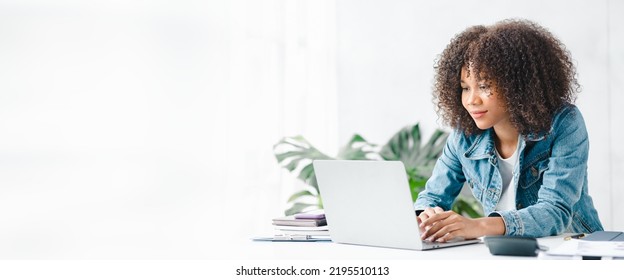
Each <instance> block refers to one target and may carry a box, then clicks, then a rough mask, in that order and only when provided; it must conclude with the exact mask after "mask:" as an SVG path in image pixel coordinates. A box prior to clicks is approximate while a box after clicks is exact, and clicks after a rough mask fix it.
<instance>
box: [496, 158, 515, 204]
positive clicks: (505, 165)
mask: <svg viewBox="0 0 624 280" xmlns="http://www.w3.org/2000/svg"><path fill="white" fill-rule="evenodd" d="M496 156H497V157H498V170H499V171H500V174H501V178H502V179H503V193H502V194H501V199H500V201H498V204H496V210H497V211H507V210H516V184H515V182H514V179H513V177H514V176H513V171H514V169H515V167H516V165H517V164H518V147H517V146H516V151H515V152H514V153H513V155H511V156H510V157H509V158H502V157H501V155H500V154H499V153H498V150H497V151H496Z"/></svg>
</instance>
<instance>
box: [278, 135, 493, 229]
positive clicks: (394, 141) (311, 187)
mask: <svg viewBox="0 0 624 280" xmlns="http://www.w3.org/2000/svg"><path fill="white" fill-rule="evenodd" d="M446 138H448V133H447V132H445V131H442V130H440V129H436V131H435V132H434V133H433V135H432V136H431V137H430V138H429V141H427V143H425V144H424V145H421V134H420V127H419V126H418V124H414V125H411V126H407V127H405V128H403V129H401V130H399V131H398V132H397V133H396V134H394V136H392V138H390V140H389V141H388V142H387V143H386V144H385V145H383V146H381V147H379V146H377V145H375V144H372V143H370V142H368V141H366V140H365V139H364V138H363V137H362V136H360V135H358V134H355V135H354V136H353V137H352V138H351V140H350V141H349V142H348V143H347V144H346V145H345V146H344V147H342V148H341V149H340V151H339V152H338V155H336V156H335V157H330V156H328V155H326V154H324V153H322V152H321V151H319V150H318V149H316V148H315V147H314V146H313V145H312V144H310V143H309V142H308V141H307V140H306V139H305V138H303V137H302V136H294V137H285V138H283V139H281V140H280V141H279V142H278V143H277V144H275V145H274V147H273V151H274V153H275V158H276V159H277V161H278V163H279V164H280V165H281V166H282V167H284V168H286V169H287V170H288V171H290V172H292V173H294V174H296V175H297V178H299V179H301V180H302V181H303V182H305V183H306V185H307V186H306V188H305V189H304V190H301V191H299V192H296V193H294V194H293V195H291V196H290V198H289V199H288V203H292V205H291V206H290V207H289V208H288V209H287V210H286V211H285V214H286V215H292V214H295V213H298V212H301V211H304V210H308V209H322V208H323V201H322V199H321V196H320V194H319V189H318V184H317V182H316V177H315V175H314V167H313V165H312V161H314V160H317V159H343V160H400V161H402V162H403V164H404V165H405V169H406V170H405V171H406V173H407V176H408V180H409V185H410V190H411V194H412V200H414V201H415V200H416V198H417V197H418V193H419V192H420V191H422V190H423V189H424V187H425V183H426V182H427V180H428V179H429V177H430V176H431V172H432V171H433V167H434V165H435V163H436V161H437V159H438V157H440V155H441V154H442V150H443V149H444V145H445V144H446ZM453 210H454V211H455V212H457V213H459V214H462V215H466V216H470V217H479V216H481V210H480V206H479V205H478V203H477V202H476V200H475V199H474V198H472V197H468V196H464V195H460V196H459V197H458V199H457V200H456V201H455V203H454V204H453Z"/></svg>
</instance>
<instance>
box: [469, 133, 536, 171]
mask: <svg viewBox="0 0 624 280" xmlns="http://www.w3.org/2000/svg"><path fill="white" fill-rule="evenodd" d="M547 135H548V133H531V134H529V135H526V136H522V137H520V139H519V140H518V141H519V142H518V145H520V147H521V149H520V150H523V148H524V146H525V144H526V143H525V142H526V141H531V142H536V141H541V140H543V139H544V138H546V136H547ZM495 149H496V144H495V143H494V129H493V128H490V129H487V130H485V131H483V132H482V133H480V134H478V135H477V136H476V138H475V140H474V142H473V143H472V145H470V147H469V148H468V151H466V152H465V153H464V156H465V157H466V158H467V159H472V160H478V159H484V158H490V161H491V162H492V163H495V162H496V152H495Z"/></svg>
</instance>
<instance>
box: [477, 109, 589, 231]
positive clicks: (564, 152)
mask: <svg viewBox="0 0 624 280" xmlns="http://www.w3.org/2000/svg"><path fill="white" fill-rule="evenodd" d="M548 137H554V138H553V144H552V150H551V155H550V158H549V162H548V169H547V170H546V171H545V172H544V175H543V181H542V186H541V187H540V190H539V191H538V199H537V202H536V203H535V204H534V205H531V206H528V207H526V208H523V209H521V210H512V211H499V212H493V213H491V214H490V215H489V216H501V217H502V218H503V220H504V222H505V228H506V232H505V235H523V236H530V237H542V236H549V235H557V234H561V233H562V232H564V230H565V229H566V228H567V226H568V225H569V224H570V222H571V219H572V207H573V205H574V204H575V203H576V202H577V201H579V199H580V197H581V192H582V187H583V184H584V180H587V176H586V174H587V158H588V153H589V140H588V136H587V130H586V128H585V122H584V120H583V117H582V116H581V113H580V111H578V109H577V108H576V107H571V108H566V109H564V111H563V112H562V113H560V115H559V116H558V117H557V118H555V120H554V123H553V130H552V133H551V134H550V135H549V136H548Z"/></svg>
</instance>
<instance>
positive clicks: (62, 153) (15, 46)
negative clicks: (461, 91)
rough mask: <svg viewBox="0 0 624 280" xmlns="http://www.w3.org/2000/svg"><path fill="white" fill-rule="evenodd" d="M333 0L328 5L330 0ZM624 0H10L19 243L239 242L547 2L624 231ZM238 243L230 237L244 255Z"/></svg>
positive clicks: (1, 221) (43, 249) (170, 248)
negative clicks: (458, 64) (490, 37)
mask: <svg viewBox="0 0 624 280" xmlns="http://www.w3.org/2000/svg"><path fill="white" fill-rule="evenodd" d="M318 3H321V4H318ZM622 11H624V7H623V5H622V4H621V2H618V1H607V0H603V1H548V2H545V1H522V2H512V1H431V2H415V1H414V2H412V1H345V0H341V1H337V3H334V2H333V1H71V0H64V1H50V2H46V1H0V259H219V258H222V257H224V256H225V257H227V258H229V259H231V258H237V257H238V256H242V255H244V252H242V253H241V252H237V251H234V250H232V248H236V247H235V246H234V247H232V246H231V245H230V244H231V243H230V242H231V241H235V242H248V239H247V238H249V237H251V236H253V235H257V234H261V233H265V230H267V229H270V219H271V218H273V217H274V216H277V215H280V214H281V213H282V211H283V210H284V209H285V208H286V203H285V201H286V199H287V197H288V195H290V194H291V193H292V192H294V191H295V190H296V189H297V188H298V187H300V185H298V184H297V182H296V180H294V179H293V178H292V176H291V175H290V174H288V173H287V172H285V171H283V170H281V169H280V168H279V167H278V166H277V163H276V162H275V160H274V158H273V157H272V150H271V148H272V145H273V144H275V143H276V142H277V140H279V138H280V137H283V136H291V135H295V134H303V135H304V136H306V137H307V138H308V139H309V140H310V141H311V142H313V143H314V144H315V145H317V146H318V147H319V148H321V149H322V150H324V151H327V152H328V153H330V154H331V153H332V152H335V151H336V150H337V147H338V146H340V145H343V144H344V143H345V142H346V141H347V139H348V138H349V137H350V135H352V134H353V133H360V134H362V135H363V136H364V137H365V138H367V139H368V140H370V141H372V142H375V143H379V144H383V143H384V142H385V141H386V140H387V139H388V138H389V137H390V136H391V135H392V134H393V133H394V132H396V131H397V130H398V129H399V128H401V127H403V126H405V125H408V124H411V123H413V122H417V121H418V122H420V123H421V125H422V126H423V128H424V132H425V135H429V134H430V132H431V131H433V129H434V128H435V127H437V126H440V125H441V124H440V123H439V122H437V118H436V115H435V113H434V111H433V104H432V103H431V96H430V90H431V80H432V77H433V72H432V66H433V60H434V58H435V56H436V55H437V54H438V53H440V52H441V51H442V49H443V48H444V46H445V45H446V44H447V43H448V40H449V39H450V38H451V37H452V36H453V35H454V34H455V33H457V32H460V31H461V30H463V29H464V28H465V27H467V26H469V25H473V24H490V23H493V22H495V21H496V20H499V19H503V18H508V17H524V18H528V19H533V20H535V21H537V22H539V23H540V24H543V25H544V26H546V27H548V28H549V29H550V30H551V31H552V32H553V33H555V34H556V35H558V36H559V37H560V39H561V40H562V41H563V42H564V43H565V44H566V45H567V46H568V48H569V49H570V51H571V52H572V55H573V56H574V58H575V60H576V61H577V65H578V73H579V81H580V83H581V84H582V86H583V92H582V93H581V94H580V95H579V99H578V104H579V106H580V107H581V110H582V112H583V114H584V117H585V119H586V121H587V126H588V130H589V133H590V143H591V154H590V170H589V172H590V173H589V175H590V178H589V180H590V193H591V194H592V195H593V197H594V199H595V204H596V205H597V208H598V210H599V213H600V216H601V218H602V219H603V222H604V224H605V225H606V226H607V228H608V229H619V230H622V229H624V224H623V221H624V217H623V215H624V208H622V207H623V206H622V205H621V204H618V203H617V202H618V201H620V200H622V199H624V191H622V188H621V187H618V186H620V185H621V184H620V183H619V180H618V176H617V175H618V174H620V173H621V171H622V170H624V161H623V155H624V148H622V146H620V145H618V143H622V140H624V136H623V133H622V132H621V129H620V126H621V125H620V123H621V121H622V120H624V116H623V115H622V114H623V112H622V110H619V109H618V108H621V107H624V99H622V97H621V96H620V95H618V94H617V93H619V92H622V90H623V88H622V82H624V81H622V75H621V73H624V69H623V68H624V65H623V63H624V55H623V50H624V36H623V35H622V34H623V31H622V26H624V23H623V22H622V19H621V18H619V17H618V16H617V15H620V14H621V12H622ZM224 250H229V251H228V252H227V253H224Z"/></svg>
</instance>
